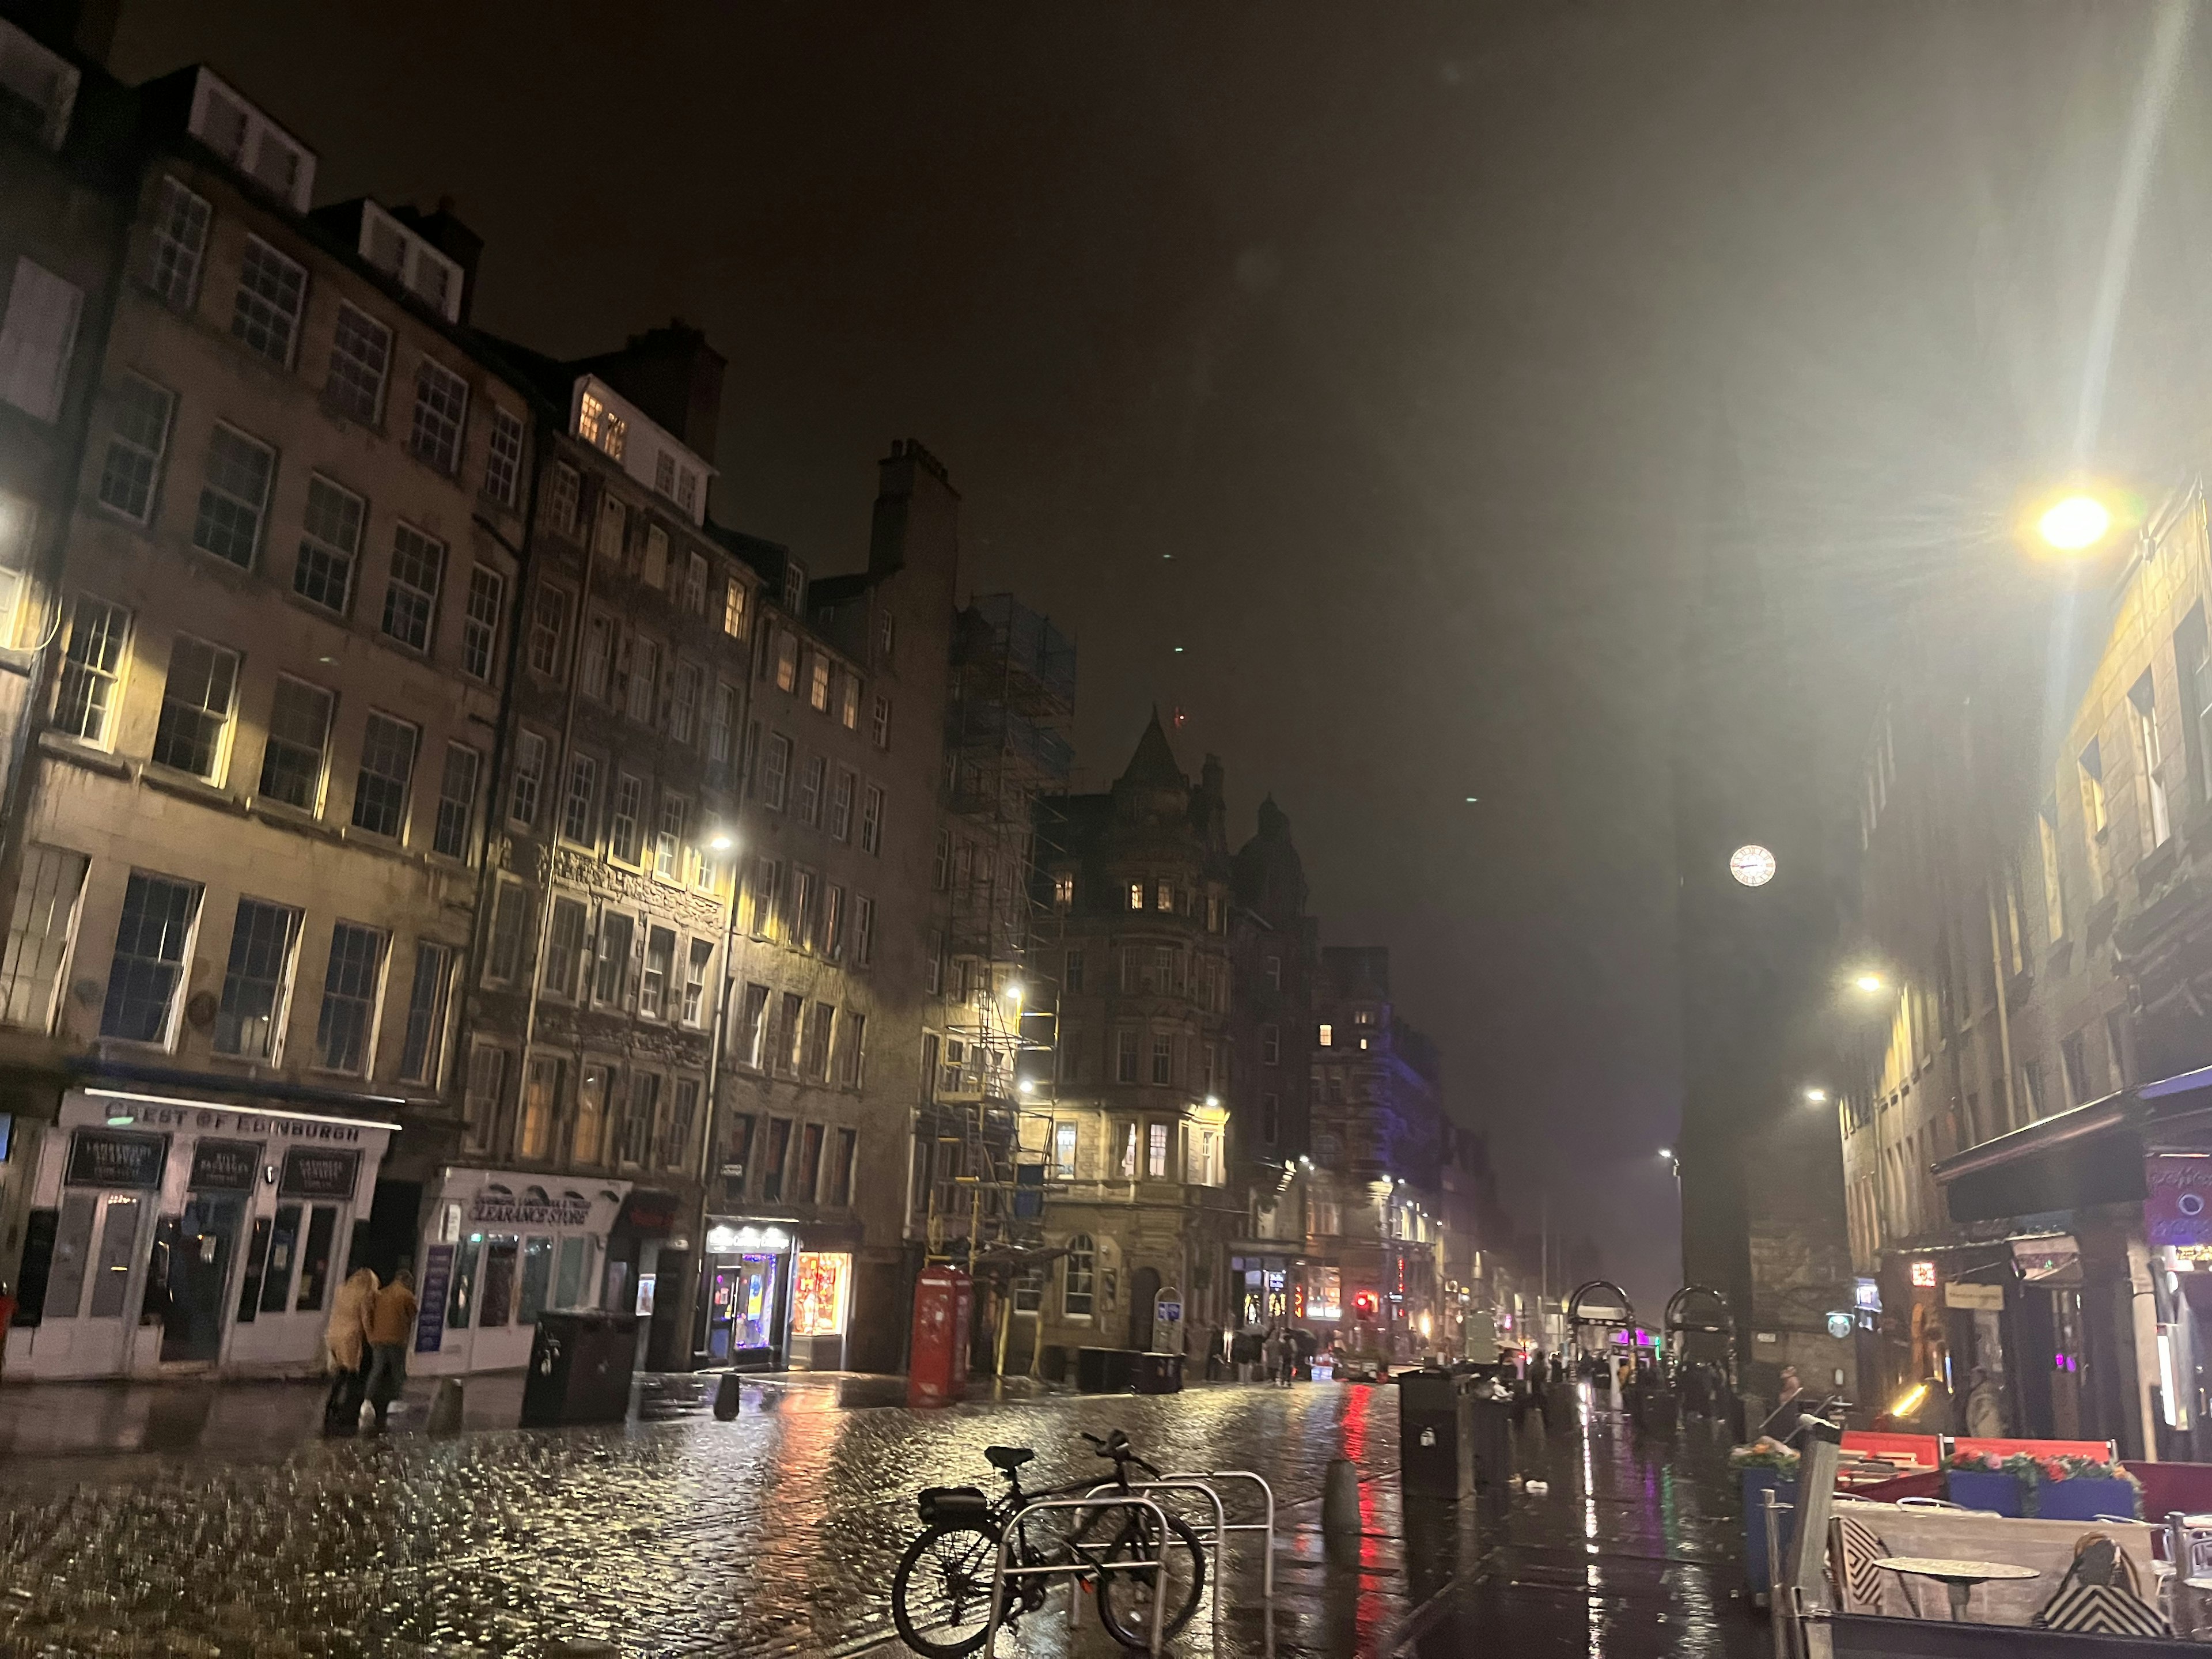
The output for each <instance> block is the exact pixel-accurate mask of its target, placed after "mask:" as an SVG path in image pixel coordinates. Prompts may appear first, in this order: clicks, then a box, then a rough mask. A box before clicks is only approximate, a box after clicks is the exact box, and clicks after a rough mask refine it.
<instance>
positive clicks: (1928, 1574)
mask: <svg viewBox="0 0 2212 1659" xmlns="http://www.w3.org/2000/svg"><path fill="white" fill-rule="evenodd" d="M1875 1565H1876V1566H1877V1567H1887V1568H1888V1569H1889V1571H1892V1572H1910V1573H1917V1574H1918V1575H1919V1576H1920V1577H1923V1578H1955V1579H1957V1580H1958V1581H1959V1582H1960V1583H1973V1584H1983V1583H1989V1582H1990V1580H1992V1579H1997V1578H2040V1577H2043V1575H2042V1573H2041V1572H2039V1571H2037V1570H2036V1569H2035V1568H2033V1567H2018V1566H2015V1565H2013V1564H2012V1563H2011V1562H2009V1561H1948V1560H1944V1559H1941V1558H1939V1557H1936V1556H1927V1555H1886V1556H1884V1557H1883V1558H1882V1559H1881V1560H1879V1561H1877V1562H1875Z"/></svg>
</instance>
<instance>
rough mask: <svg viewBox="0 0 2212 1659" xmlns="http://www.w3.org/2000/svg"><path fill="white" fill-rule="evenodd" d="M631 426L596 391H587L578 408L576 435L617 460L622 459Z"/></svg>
mask: <svg viewBox="0 0 2212 1659" xmlns="http://www.w3.org/2000/svg"><path fill="white" fill-rule="evenodd" d="M628 430H629V428H628V427H627V426H626V425H625V424H624V422H623V417H622V416H619V415H617V414H616V413H615V412H614V410H611V409H610V408H608V407H607V404H606V401H605V399H604V398H601V397H600V396H599V393H597V392H586V393H585V394H584V396H583V398H582V401H581V402H580V403H579V404H578V405H577V408H576V435H577V436H578V437H580V438H581V439H582V440H583V441H585V442H586V443H587V444H590V445H591V446H592V447H593V448H595V449H599V450H600V451H602V452H604V453H606V454H607V455H609V456H611V457H612V458H613V459H616V460H617V461H618V460H620V459H622V455H623V437H624V435H626V434H627V432H628Z"/></svg>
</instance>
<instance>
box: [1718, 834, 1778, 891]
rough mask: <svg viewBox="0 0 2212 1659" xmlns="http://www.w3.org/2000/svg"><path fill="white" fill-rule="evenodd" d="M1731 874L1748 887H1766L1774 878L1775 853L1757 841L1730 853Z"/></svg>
mask: <svg viewBox="0 0 2212 1659" xmlns="http://www.w3.org/2000/svg"><path fill="white" fill-rule="evenodd" d="M1729 874H1730V875H1732V876H1734V877H1735V878H1736V879H1737V880H1738V881H1740V882H1741V883H1742V884H1744V885H1745V886H1747V887H1764V886H1765V885H1766V884H1767V883H1768V882H1770V881H1772V880H1773V879H1774V854H1771V853H1770V852H1768V851H1767V850H1766V849H1765V848H1764V847H1761V846H1759V845H1758V844H1757V843H1756V842H1754V843H1753V844H1752V845H1751V846H1749V847H1739V848H1736V849H1735V852H1733V853H1731V854H1729Z"/></svg>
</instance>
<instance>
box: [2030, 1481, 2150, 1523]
mask: <svg viewBox="0 0 2212 1659" xmlns="http://www.w3.org/2000/svg"><path fill="white" fill-rule="evenodd" d="M2035 1513H2036V1514H2037V1515H2038V1516H2040V1517H2041V1518H2042V1519H2044V1520H2045V1521H2094V1520H2095V1519H2096V1518H2097V1517H2098V1516H2102V1515H2118V1516H2136V1517H2138V1518H2139V1517H2140V1514H2141V1504H2140V1502H2139V1498H2138V1495H2137V1490H2136V1484H2135V1482H2134V1481H2132V1480H2094V1479H2090V1478H2077V1479H2075V1480H2042V1481H2038V1482H2037V1483H2036V1487H2035Z"/></svg>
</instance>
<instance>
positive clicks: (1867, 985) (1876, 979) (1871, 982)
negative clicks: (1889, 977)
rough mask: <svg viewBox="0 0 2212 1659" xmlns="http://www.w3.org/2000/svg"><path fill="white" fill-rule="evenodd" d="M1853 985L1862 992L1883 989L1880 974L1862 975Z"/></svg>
mask: <svg viewBox="0 0 2212 1659" xmlns="http://www.w3.org/2000/svg"><path fill="white" fill-rule="evenodd" d="M1851 983H1852V984H1854V985H1856V986H1857V987H1859V989H1860V990H1862V991H1879V990H1880V989H1881V975H1880V974H1861V975H1859V976H1858V977H1857V979H1855V980H1853V981H1851Z"/></svg>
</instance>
